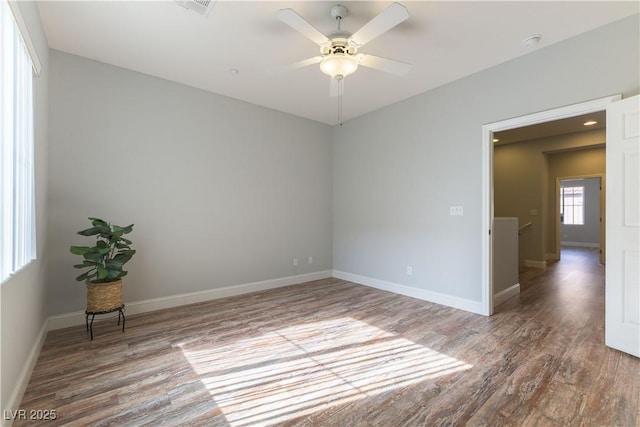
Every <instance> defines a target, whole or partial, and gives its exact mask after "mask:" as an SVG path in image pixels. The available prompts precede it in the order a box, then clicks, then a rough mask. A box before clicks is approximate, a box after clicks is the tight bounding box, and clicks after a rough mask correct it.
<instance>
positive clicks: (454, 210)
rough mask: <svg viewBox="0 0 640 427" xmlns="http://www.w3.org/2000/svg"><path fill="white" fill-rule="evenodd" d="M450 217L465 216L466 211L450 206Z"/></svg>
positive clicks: (459, 207) (460, 207)
mask: <svg viewBox="0 0 640 427" xmlns="http://www.w3.org/2000/svg"><path fill="white" fill-rule="evenodd" d="M449 215H450V216H463V215H464V209H463V207H462V206H449Z"/></svg>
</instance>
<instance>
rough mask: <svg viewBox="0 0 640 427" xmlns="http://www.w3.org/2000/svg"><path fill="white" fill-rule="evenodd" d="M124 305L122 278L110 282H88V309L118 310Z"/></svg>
mask: <svg viewBox="0 0 640 427" xmlns="http://www.w3.org/2000/svg"><path fill="white" fill-rule="evenodd" d="M121 306H122V280H116V281H115V282H109V283H87V311H88V312H94V313H96V312H102V311H111V310H117V309H118V308H120V307H121Z"/></svg>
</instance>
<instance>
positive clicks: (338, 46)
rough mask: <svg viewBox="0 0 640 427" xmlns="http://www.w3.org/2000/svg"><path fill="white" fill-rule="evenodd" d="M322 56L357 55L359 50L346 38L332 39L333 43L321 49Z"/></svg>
mask: <svg viewBox="0 0 640 427" xmlns="http://www.w3.org/2000/svg"><path fill="white" fill-rule="evenodd" d="M320 53H322V55H352V56H353V55H355V54H356V53H358V48H356V47H355V46H351V45H350V44H349V41H348V39H347V38H346V37H343V36H338V37H333V38H332V39H331V43H330V44H328V45H325V46H321V47H320Z"/></svg>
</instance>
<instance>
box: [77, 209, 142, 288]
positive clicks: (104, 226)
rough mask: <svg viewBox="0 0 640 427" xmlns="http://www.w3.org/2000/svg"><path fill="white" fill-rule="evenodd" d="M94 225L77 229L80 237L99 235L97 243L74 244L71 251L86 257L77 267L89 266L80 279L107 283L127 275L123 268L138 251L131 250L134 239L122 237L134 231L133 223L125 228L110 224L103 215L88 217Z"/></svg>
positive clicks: (88, 281)
mask: <svg viewBox="0 0 640 427" xmlns="http://www.w3.org/2000/svg"><path fill="white" fill-rule="evenodd" d="M89 220H90V221H91V225H92V227H90V228H87V229H86V230H82V231H78V234H80V235H81V236H96V244H95V246H71V248H70V250H71V253H72V254H74V255H80V256H82V257H83V258H84V259H83V261H82V264H76V265H74V266H73V267H74V268H88V269H89V270H87V271H85V272H84V273H82V274H81V275H79V276H78V277H76V280H77V281H79V282H80V281H83V280H84V281H85V282H86V283H108V282H112V281H115V280H117V279H119V278H121V277H123V276H126V275H127V272H126V271H124V270H123V269H122V267H123V266H124V265H125V264H126V263H127V262H128V261H129V260H130V259H131V258H132V257H133V255H134V254H135V253H136V251H135V250H134V249H131V244H132V243H131V240H129V239H126V238H125V237H123V236H124V235H125V234H129V233H131V231H132V230H133V224H131V225H128V226H126V227H120V226H118V225H113V226H112V225H111V224H110V223H108V222H106V221H103V220H101V219H100V218H89Z"/></svg>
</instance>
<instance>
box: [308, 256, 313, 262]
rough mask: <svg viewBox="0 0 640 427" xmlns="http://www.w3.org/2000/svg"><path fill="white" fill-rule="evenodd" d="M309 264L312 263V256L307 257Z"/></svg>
mask: <svg viewBox="0 0 640 427" xmlns="http://www.w3.org/2000/svg"><path fill="white" fill-rule="evenodd" d="M309 264H313V257H312V256H310V257H309Z"/></svg>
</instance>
